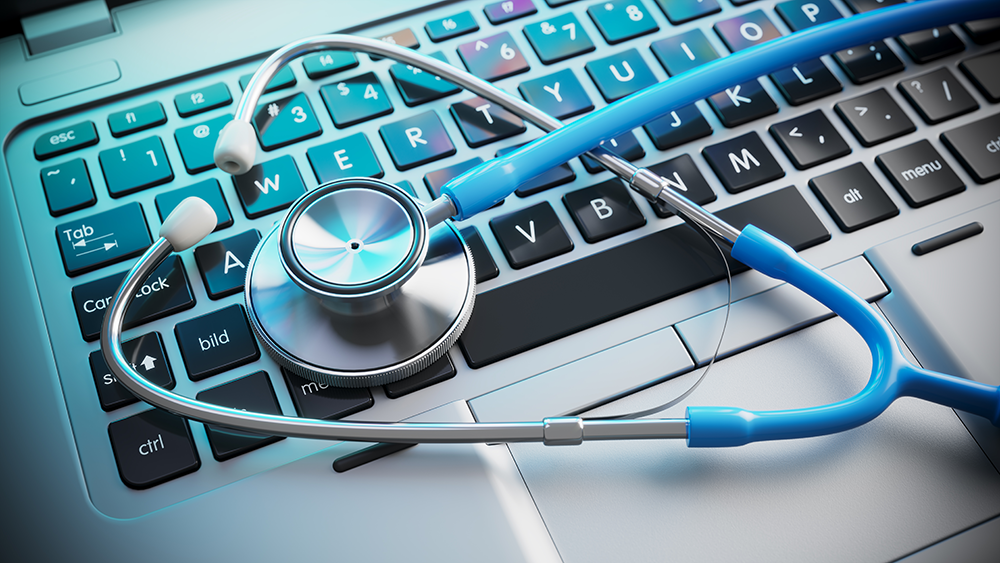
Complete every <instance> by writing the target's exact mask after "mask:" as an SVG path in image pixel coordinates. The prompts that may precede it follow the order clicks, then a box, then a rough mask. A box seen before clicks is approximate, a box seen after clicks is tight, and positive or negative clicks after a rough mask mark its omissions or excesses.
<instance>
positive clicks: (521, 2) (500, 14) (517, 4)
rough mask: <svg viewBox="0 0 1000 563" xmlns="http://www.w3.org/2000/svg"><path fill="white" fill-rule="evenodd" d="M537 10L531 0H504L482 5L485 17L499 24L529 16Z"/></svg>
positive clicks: (492, 22)
mask: <svg viewBox="0 0 1000 563" xmlns="http://www.w3.org/2000/svg"><path fill="white" fill-rule="evenodd" d="M537 11H538V9H537V8H535V4H534V3H533V2H532V1H531V0H504V1H503V2H493V3H492V4H487V5H485V6H483V13H485V14H486V19H488V20H490V23H491V24H493V25H499V24H502V23H504V22H509V21H510V20H516V19H517V18H523V17H524V16H530V15H531V14H534V13H536V12H537Z"/></svg>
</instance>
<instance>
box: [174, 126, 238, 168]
mask: <svg viewBox="0 0 1000 563" xmlns="http://www.w3.org/2000/svg"><path fill="white" fill-rule="evenodd" d="M232 120H233V116H232V115H220V116H219V117H216V118H215V119H212V120H210V121H206V122H204V123H199V124H197V125H190V126H188V127H181V128H180V129H178V130H176V131H174V139H175V140H176V141H177V148H179V149H180V151H181V160H183V161H184V169H185V170H187V171H188V174H197V173H198V172H204V171H206V170H211V169H212V168H215V154H214V151H215V141H216V140H218V138H219V131H222V128H223V127H225V126H226V124H227V123H229V122H230V121H232Z"/></svg>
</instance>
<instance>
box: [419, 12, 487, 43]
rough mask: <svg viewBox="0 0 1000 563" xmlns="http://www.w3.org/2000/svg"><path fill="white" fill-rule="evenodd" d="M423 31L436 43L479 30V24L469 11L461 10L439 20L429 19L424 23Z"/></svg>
mask: <svg viewBox="0 0 1000 563" xmlns="http://www.w3.org/2000/svg"><path fill="white" fill-rule="evenodd" d="M424 31H426V32H427V37H430V38H431V41H433V42H435V43H437V42H438V41H444V40H445V39H451V38H452V37H458V36H459V35H465V34H466V33H472V32H473V31H479V24H478V23H476V18H474V17H472V13H470V12H461V13H458V14H455V15H454V16H448V17H446V18H441V19H439V20H433V21H429V22H427V23H425V24H424Z"/></svg>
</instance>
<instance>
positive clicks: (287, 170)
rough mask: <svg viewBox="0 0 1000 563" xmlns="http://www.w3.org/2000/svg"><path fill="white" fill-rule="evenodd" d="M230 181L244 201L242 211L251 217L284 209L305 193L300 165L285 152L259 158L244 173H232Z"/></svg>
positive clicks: (254, 217)
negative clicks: (237, 174) (263, 160)
mask: <svg viewBox="0 0 1000 563" xmlns="http://www.w3.org/2000/svg"><path fill="white" fill-rule="evenodd" d="M282 178H284V182H282ZM233 184H234V185H235V186H236V195H238V196H240V203H241V204H243V212H244V213H246V216H247V217H248V218H250V219H256V218H257V217H263V216H264V215H267V214H268V213H274V212H275V211H278V210H281V209H284V208H286V207H288V206H289V205H291V204H292V202H293V201H295V200H296V199H298V197H299V196H300V195H302V194H304V193H306V186H305V184H303V183H302V176H300V175H299V167H298V166H296V164H295V159H293V158H292V157H291V155H287V154H286V155H285V156H279V157H278V158H276V159H274V160H268V161H267V162H262V163H260V164H258V165H256V166H254V167H253V168H251V169H250V171H249V172H247V173H246V174H241V175H239V176H233Z"/></svg>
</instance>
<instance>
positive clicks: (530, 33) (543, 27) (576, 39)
mask: <svg viewBox="0 0 1000 563" xmlns="http://www.w3.org/2000/svg"><path fill="white" fill-rule="evenodd" d="M524 35H525V37H527V38H528V43H531V48H532V49H534V50H535V53H537V54H538V58H539V59H541V61H542V62H543V63H545V64H547V65H548V64H552V63H554V62H558V61H562V60H565V59H569V58H571V57H575V56H577V55H582V54H583V53H589V52H591V51H593V50H594V43H593V41H591V40H590V36H589V35H587V32H586V30H584V28H583V27H582V26H581V25H580V22H579V21H578V20H577V19H576V16H575V15H573V14H572V13H566V14H563V15H561V16H556V17H554V18H551V19H548V20H545V21H543V22H541V23H537V24H530V25H526V26H524Z"/></svg>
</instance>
